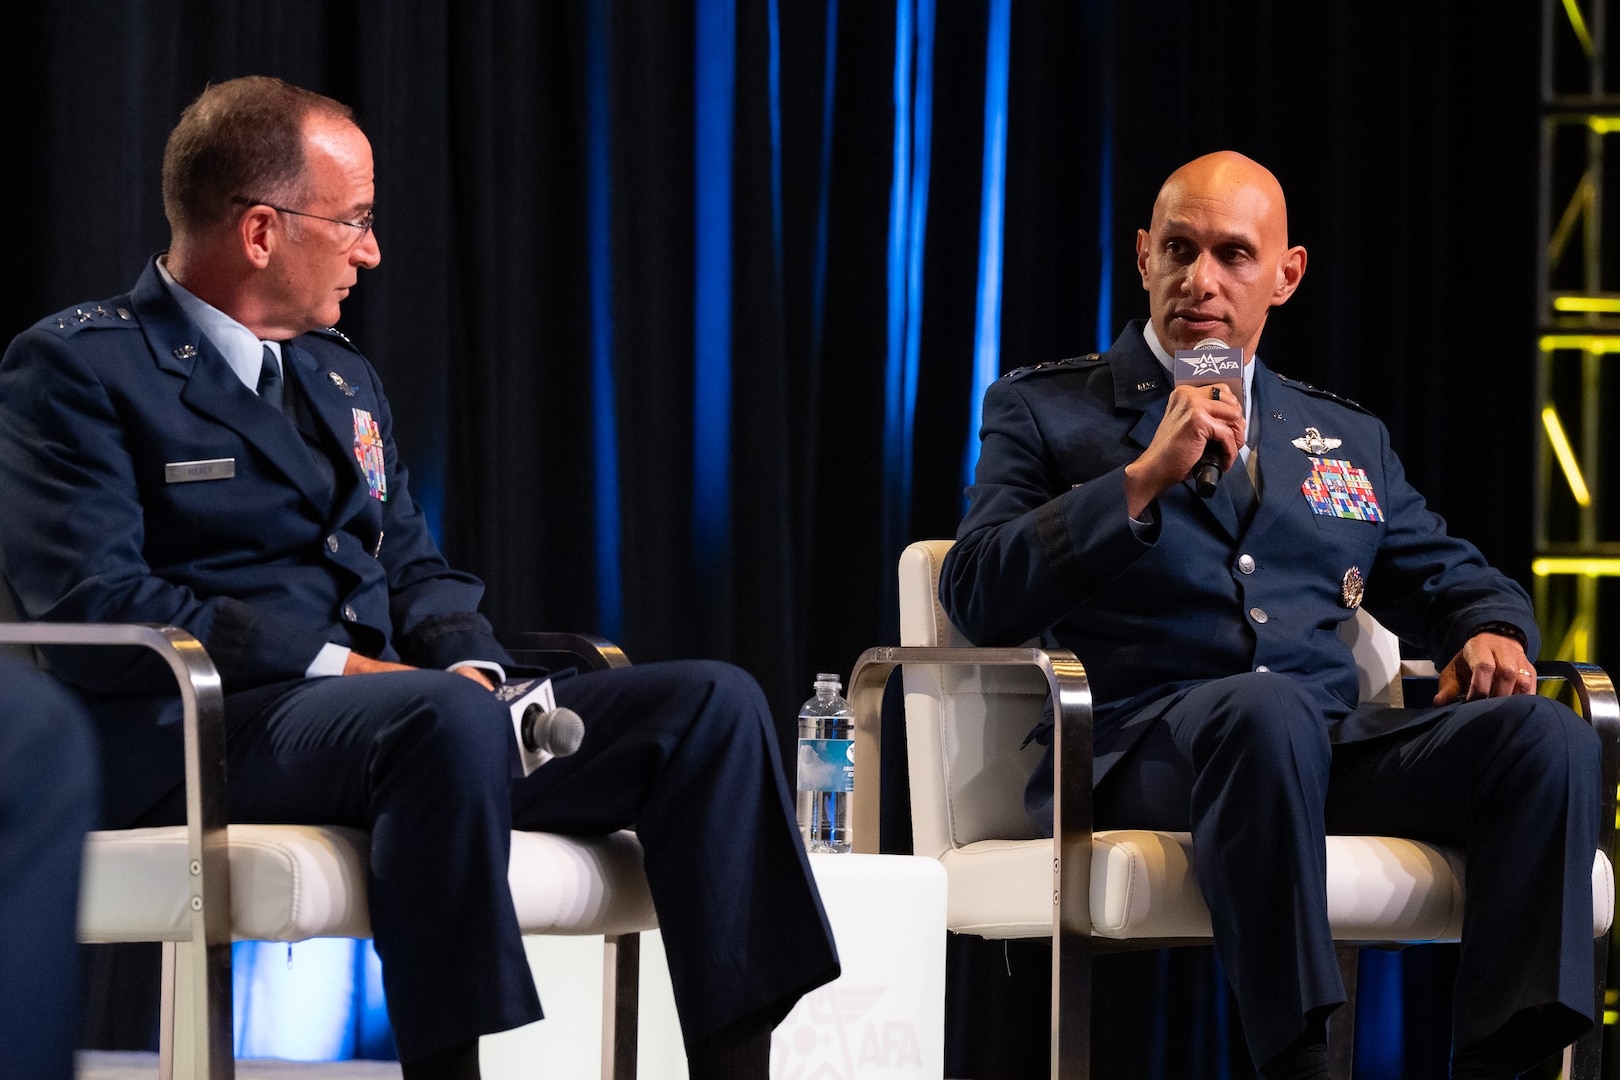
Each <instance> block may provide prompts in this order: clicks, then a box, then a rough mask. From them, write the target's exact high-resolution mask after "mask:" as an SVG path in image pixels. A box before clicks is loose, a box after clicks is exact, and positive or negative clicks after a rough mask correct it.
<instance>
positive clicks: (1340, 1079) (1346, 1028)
mask: <svg viewBox="0 0 1620 1080" xmlns="http://www.w3.org/2000/svg"><path fill="white" fill-rule="evenodd" d="M1336 951H1337V953H1338V955H1339V978H1340V979H1342V980H1343V981H1344V1004H1343V1005H1342V1006H1341V1007H1340V1008H1339V1009H1338V1010H1337V1011H1336V1012H1334V1014H1333V1019H1332V1021H1331V1023H1332V1026H1333V1032H1332V1035H1331V1036H1330V1037H1329V1038H1328V1075H1329V1076H1331V1077H1333V1080H1350V1076H1351V1073H1350V1069H1351V1065H1352V1062H1353V1060H1354V1058H1355V1053H1356V981H1357V976H1358V974H1359V973H1360V968H1361V950H1360V949H1358V948H1356V947H1355V946H1354V945H1340V946H1338V948H1337V949H1336Z"/></svg>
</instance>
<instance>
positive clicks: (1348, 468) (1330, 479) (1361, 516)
mask: <svg viewBox="0 0 1620 1080" xmlns="http://www.w3.org/2000/svg"><path fill="white" fill-rule="evenodd" d="M1300 490H1301V491H1303V492H1305V501H1306V502H1309V503H1310V504H1311V509H1312V510H1314V511H1316V512H1317V513H1318V514H1321V515H1322V516H1323V517H1341V518H1353V519H1355V520H1356V521H1383V520H1384V511H1383V510H1381V509H1380V508H1379V506H1378V497H1377V495H1375V494H1374V493H1373V487H1372V481H1370V480H1368V479H1367V471H1366V470H1365V469H1358V468H1356V467H1355V466H1354V465H1352V464H1350V463H1349V462H1348V461H1344V460H1341V459H1339V458H1320V457H1312V458H1311V475H1310V476H1308V477H1306V479H1305V482H1304V483H1303V484H1301V485H1300Z"/></svg>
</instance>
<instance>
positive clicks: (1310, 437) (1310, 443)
mask: <svg viewBox="0 0 1620 1080" xmlns="http://www.w3.org/2000/svg"><path fill="white" fill-rule="evenodd" d="M1292 441H1293V443H1294V445H1295V446H1297V447H1299V448H1300V449H1301V450H1303V451H1305V452H1306V453H1307V454H1310V455H1311V456H1312V457H1320V456H1321V455H1323V454H1325V453H1327V452H1328V451H1329V450H1335V449H1337V448H1338V446H1339V444H1340V443H1341V442H1343V440H1342V439H1324V438H1322V433H1321V432H1320V431H1317V430H1316V429H1315V428H1313V427H1308V428H1306V429H1305V434H1304V435H1302V436H1300V437H1299V438H1297V439H1294V440H1292Z"/></svg>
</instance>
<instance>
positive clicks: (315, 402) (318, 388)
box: [281, 341, 371, 524]
mask: <svg viewBox="0 0 1620 1080" xmlns="http://www.w3.org/2000/svg"><path fill="white" fill-rule="evenodd" d="M281 350H282V356H283V357H286V356H289V355H290V356H291V358H292V362H291V363H290V364H287V367H288V368H290V375H289V377H290V378H292V379H294V380H296V381H297V383H298V388H299V390H300V391H302V392H303V395H304V400H305V401H307V402H308V403H309V412H310V414H311V416H313V417H314V421H313V422H314V424H315V427H316V430H315V431H312V432H310V434H311V435H312V436H313V437H314V438H315V439H316V440H317V441H318V442H320V443H321V444H322V445H328V446H332V445H335V446H337V447H339V448H340V449H341V450H342V451H343V452H342V453H341V454H340V455H339V457H340V458H341V460H342V461H343V462H344V463H345V464H340V465H338V466H337V469H336V476H335V477H334V479H335V482H336V485H337V491H336V498H334V499H333V500H332V509H333V517H332V523H333V524H336V523H337V522H342V521H347V520H349V519H350V518H352V517H354V515H356V514H357V513H359V512H360V510H361V509H362V508H363V507H364V506H365V503H366V500H367V499H369V498H370V497H371V496H370V492H369V489H368V488H367V487H366V485H365V482H364V476H363V474H362V473H361V472H360V465H359V462H357V461H356V460H355V457H354V451H353V447H354V440H355V430H354V425H355V417H354V409H355V402H357V401H359V400H360V399H359V398H357V397H350V396H348V395H347V394H345V393H344V392H343V390H342V389H341V388H340V387H339V386H338V384H337V383H336V382H334V381H333V380H332V379H331V378H330V377H329V375H328V374H327V372H325V371H323V370H322V369H321V365H320V363H319V359H318V358H317V357H316V356H315V355H314V354H313V353H311V352H310V351H308V350H307V349H303V348H300V347H298V346H297V345H295V344H293V343H292V342H290V341H289V342H283V343H282V346H281Z"/></svg>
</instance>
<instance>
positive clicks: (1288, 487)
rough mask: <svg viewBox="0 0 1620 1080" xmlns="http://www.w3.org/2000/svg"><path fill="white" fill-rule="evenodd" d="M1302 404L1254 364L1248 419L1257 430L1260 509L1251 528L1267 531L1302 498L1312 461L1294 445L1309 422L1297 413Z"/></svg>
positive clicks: (1299, 412) (1260, 365) (1266, 372)
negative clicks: (1252, 393)
mask: <svg viewBox="0 0 1620 1080" xmlns="http://www.w3.org/2000/svg"><path fill="white" fill-rule="evenodd" d="M1303 404H1304V398H1303V396H1298V397H1296V395H1294V394H1291V393H1289V392H1288V390H1287V389H1286V388H1285V387H1284V386H1283V385H1282V383H1280V382H1279V381H1278V379H1277V376H1276V375H1274V374H1273V373H1272V372H1271V371H1269V370H1267V369H1266V368H1265V366H1264V365H1262V364H1261V363H1260V361H1258V360H1256V361H1255V370H1254V409H1253V411H1251V412H1250V413H1249V417H1250V420H1251V422H1252V423H1254V424H1256V425H1258V427H1259V434H1258V439H1257V442H1256V446H1257V447H1258V449H1259V453H1260V462H1259V465H1260V469H1259V472H1260V509H1259V510H1258V511H1256V513H1255V515H1254V520H1253V521H1252V522H1250V523H1249V527H1250V528H1251V529H1265V528H1267V527H1268V526H1269V525H1270V524H1271V522H1272V520H1273V519H1274V518H1276V517H1278V516H1279V515H1281V514H1283V513H1285V512H1286V511H1287V510H1288V508H1289V507H1290V506H1292V504H1293V500H1294V499H1302V498H1304V496H1303V495H1302V494H1301V493H1300V487H1301V486H1302V485H1303V484H1304V483H1305V480H1306V479H1307V478H1308V477H1309V476H1310V474H1311V460H1310V458H1309V457H1307V456H1306V455H1305V454H1304V453H1303V452H1302V451H1301V450H1300V449H1299V447H1297V446H1295V445H1294V444H1293V440H1294V439H1295V438H1297V437H1298V436H1300V435H1303V434H1304V433H1305V427H1306V425H1307V424H1309V423H1310V422H1311V421H1310V420H1309V418H1307V417H1306V416H1305V415H1304V413H1302V412H1301V411H1300V408H1299V406H1303ZM1279 417H1282V419H1279Z"/></svg>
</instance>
